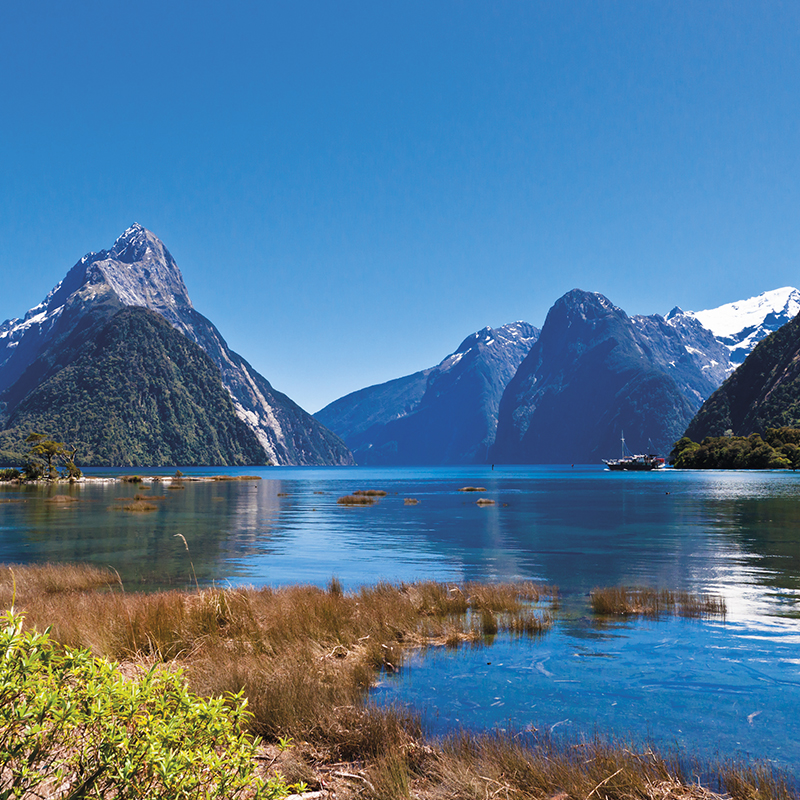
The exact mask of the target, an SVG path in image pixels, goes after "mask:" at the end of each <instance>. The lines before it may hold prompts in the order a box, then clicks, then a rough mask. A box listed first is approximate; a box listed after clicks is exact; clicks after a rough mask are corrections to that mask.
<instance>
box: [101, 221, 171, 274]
mask: <svg viewBox="0 0 800 800" xmlns="http://www.w3.org/2000/svg"><path fill="white" fill-rule="evenodd" d="M148 251H150V253H152V254H153V255H154V256H156V257H158V256H159V255H163V254H164V253H165V252H166V248H165V247H164V244H163V242H162V241H161V240H160V239H159V238H158V236H156V235H155V234H154V233H153V232H152V231H149V230H147V228H145V227H144V225H142V224H140V223H139V222H134V223H133V224H132V225H130V226H129V227H127V228H126V229H125V230H124V231H123V232H122V234H121V235H120V236H119V237H117V240H116V241H115V242H114V244H113V246H112V247H111V249H110V250H109V251H108V253H109V254H110V255H111V256H112V257H113V258H116V259H117V260H119V261H124V262H125V263H128V264H132V263H133V262H134V261H142V260H143V259H144V258H145V257H146V255H147V252H148Z"/></svg>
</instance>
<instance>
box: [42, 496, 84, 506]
mask: <svg viewBox="0 0 800 800" xmlns="http://www.w3.org/2000/svg"><path fill="white" fill-rule="evenodd" d="M78 499H79V498H77V497H73V496H72V495H70V494H54V495H53V496H52V497H48V498H47V499H46V500H45V503H52V504H53V505H69V504H70V503H77V502H78Z"/></svg>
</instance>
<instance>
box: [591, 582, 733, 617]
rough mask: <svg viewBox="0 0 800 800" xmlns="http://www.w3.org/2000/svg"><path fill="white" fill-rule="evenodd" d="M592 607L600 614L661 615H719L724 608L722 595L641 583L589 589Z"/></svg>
mask: <svg viewBox="0 0 800 800" xmlns="http://www.w3.org/2000/svg"><path fill="white" fill-rule="evenodd" d="M590 597H591V604H592V611H593V612H594V613H595V614H600V615H604V616H633V615H638V616H644V617H652V618H658V617H660V616H661V615H675V616H681V617H694V618H704V617H722V618H723V619H724V618H725V615H726V613H727V609H726V606H725V600H724V598H722V597H720V596H719V595H712V594H695V593H693V592H671V591H668V590H666V589H652V588H648V587H641V586H614V587H610V588H605V589H592V592H591V595H590Z"/></svg>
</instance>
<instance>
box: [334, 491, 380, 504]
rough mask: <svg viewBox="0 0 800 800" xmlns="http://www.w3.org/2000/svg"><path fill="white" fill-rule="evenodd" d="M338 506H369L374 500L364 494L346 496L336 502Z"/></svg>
mask: <svg viewBox="0 0 800 800" xmlns="http://www.w3.org/2000/svg"><path fill="white" fill-rule="evenodd" d="M336 502H337V503H338V504H339V505H340V506H371V505H374V504H375V498H374V497H373V496H372V495H366V494H347V495H345V496H344V497H340V498H339V499H338V500H337V501H336Z"/></svg>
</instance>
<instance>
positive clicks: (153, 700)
mask: <svg viewBox="0 0 800 800" xmlns="http://www.w3.org/2000/svg"><path fill="white" fill-rule="evenodd" d="M247 714H248V712H247V711H246V710H245V702H244V701H243V700H242V698H241V695H235V696H231V697H229V698H228V699H227V700H226V699H224V698H199V697H197V696H195V695H193V694H192V693H190V692H189V690H188V689H187V688H186V684H185V681H184V678H183V675H182V673H181V672H180V671H177V670H169V669H166V668H164V667H161V668H155V667H154V668H152V669H150V671H149V672H146V673H145V674H143V675H142V676H141V677H139V678H137V679H135V680H131V679H127V678H125V677H124V676H123V675H122V674H121V673H120V671H119V668H118V667H117V666H116V665H115V664H113V663H111V662H109V661H106V660H104V659H101V658H95V657H94V656H92V655H91V653H89V652H88V651H86V650H70V649H62V648H60V647H59V646H58V645H56V644H55V643H54V642H52V641H51V639H50V636H49V632H45V633H36V632H30V631H23V624H22V617H21V616H20V615H19V614H15V613H14V612H13V611H10V612H6V613H5V614H4V616H3V624H2V628H0V776H2V780H1V781H0V800H8V799H9V798H12V797H22V796H29V793H32V792H33V791H36V795H35V796H47V797H52V798H72V797H82V798H106V797H113V798H115V800H125V799H127V798H141V797H158V798H161V799H162V800H172V799H174V800H189V799H190V798H203V800H206V799H207V798H240V797H254V798H278V797H283V796H285V795H286V794H288V791H289V790H288V787H287V786H286V785H285V784H284V783H283V782H282V781H276V780H275V779H270V780H267V781H265V780H264V779H262V778H261V777H259V776H257V775H255V774H254V764H255V760H254V756H255V753H256V747H257V743H256V741H255V740H254V739H252V738H251V737H250V736H248V735H247V734H245V733H243V732H242V723H243V721H244V720H245V718H246V716H247ZM30 796H33V795H30Z"/></svg>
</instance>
